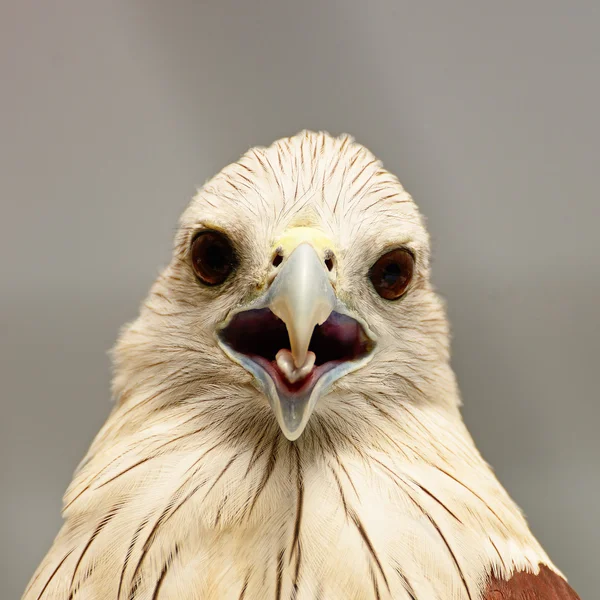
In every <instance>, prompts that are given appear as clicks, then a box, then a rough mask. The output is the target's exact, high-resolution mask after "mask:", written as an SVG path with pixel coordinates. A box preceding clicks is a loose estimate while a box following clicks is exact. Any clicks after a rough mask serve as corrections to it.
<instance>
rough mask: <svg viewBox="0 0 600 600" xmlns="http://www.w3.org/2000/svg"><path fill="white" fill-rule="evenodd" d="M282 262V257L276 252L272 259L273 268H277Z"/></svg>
mask: <svg viewBox="0 0 600 600" xmlns="http://www.w3.org/2000/svg"><path fill="white" fill-rule="evenodd" d="M282 261H283V256H281V254H279V252H278V253H277V254H275V256H274V257H273V266H274V267H278V266H279V265H280V264H281V263H282Z"/></svg>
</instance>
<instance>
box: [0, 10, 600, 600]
mask: <svg viewBox="0 0 600 600" xmlns="http://www.w3.org/2000/svg"><path fill="white" fill-rule="evenodd" d="M599 7H600V4H599V3H598V2H597V1H591V2H564V1H562V0H561V1H548V0H536V1H526V2H523V1H519V2H516V1H509V2H496V3H492V2H477V1H472V2H441V1H438V2H421V3H418V2H404V1H399V0H393V1H391V0H390V1H383V0H328V1H321V2H319V1H317V0H302V1H301V0H296V1H295V2H286V1H280V0H261V1H259V0H245V1H242V0H237V1H236V0H225V1H223V0H220V1H219V0H212V1H210V2H202V1H200V0H198V1H187V2H186V1H174V2H164V1H159V0H153V1H148V0H137V1H128V2H123V1H120V0H119V1H112V0H111V1H107V0H103V1H101V2H100V1H95V2H92V1H82V0H70V1H69V0H55V1H54V2H43V1H42V0H38V1H33V2H32V1H25V0H21V1H19V2H4V1H3V2H2V11H1V15H0V76H1V85H2V89H1V94H0V132H1V140H2V141H1V146H0V152H1V155H0V169H1V177H0V186H1V198H2V212H1V218H0V221H1V222H0V282H1V283H0V285H1V293H0V334H1V345H0V370H1V371H0V377H1V379H0V381H1V383H2V388H1V389H2V395H1V403H2V404H1V408H2V417H1V420H0V453H1V454H0V457H1V462H0V469H1V471H0V478H1V479H0V483H1V496H0V539H1V545H0V586H1V589H2V590H3V591H0V597H1V598H2V599H4V598H6V599H7V600H10V599H12V598H18V597H19V596H20V594H21V593H22V591H23V589H24V587H25V584H26V581H27V580H28V579H29V577H30V576H31V574H32V572H33V570H34V568H35V566H36V565H37V563H38V562H39V561H40V560H41V558H42V556H43V554H44V553H45V552H46V551H47V549H48V547H49V545H50V543H51V541H52V538H53V536H54V535H55V533H56V532H57V530H58V528H59V525H60V517H59V511H60V505H61V496H62V493H63V491H64V489H65V488H66V486H67V484H68V482H69V481H70V478H71V474H72V471H73V469H74V467H75V465H76V463H77V462H78V461H79V459H80V458H81V457H82V456H83V453H84V452H85V450H86V448H87V446H88V445H89V443H90V441H91V439H92V437H93V436H94V434H95V433H96V431H97V430H98V428H99V427H100V425H101V424H102V422H103V420H104V419H105V417H106V415H107V413H108V410H109V362H108V358H107V355H106V351H107V350H108V349H109V348H110V346H111V345H112V344H113V341H114V340H115V338H116V335H117V331H118V328H119V326H120V325H121V324H122V323H124V322H125V321H127V320H129V319H131V318H133V317H134V316H135V314H136V311H137V306H138V304H139V303H140V302H141V300H142V299H143V297H144V295H145V293H146V291H147V289H148V287H149V285H150V283H151V282H152V280H153V279H154V277H155V276H156V274H157V272H158V268H159V266H161V265H164V264H165V263H166V262H167V261H168V258H169V252H170V247H171V240H172V236H173V234H174V231H175V225H176V220H177V217H178V215H179V213H180V211H181V210H182V209H183V207H184V206H185V205H186V203H187V201H188V199H189V198H190V196H191V195H192V194H193V192H194V188H195V186H196V185H197V184H202V183H203V182H204V181H205V179H206V178H208V177H209V176H211V175H212V174H213V173H215V172H216V171H218V170H219V169H220V168H221V167H222V166H224V165H225V164H226V163H228V162H230V161H232V160H234V159H236V158H237V157H238V155H239V154H241V153H242V152H243V151H244V150H246V149H247V148H249V147H250V146H253V145H256V144H267V143H269V142H270V141H272V140H274V139H275V138H278V137H280V136H283V135H289V134H292V133H295V132H296V131H297V130H299V129H302V128H305V127H306V128H311V129H325V130H328V131H330V132H332V133H336V134H337V133H341V132H345V131H347V132H350V133H352V134H354V135H355V136H356V137H357V138H358V140H359V141H361V142H362V143H364V144H366V145H367V146H369V147H370V148H371V149H372V150H373V151H374V152H375V153H376V154H377V155H378V156H380V157H381V158H382V159H383V160H384V162H385V164H386V166H387V167H388V168H389V169H390V170H392V171H394V172H396V173H398V174H399V176H400V178H401V180H402V181H403V182H404V184H405V186H406V187H407V189H408V190H409V191H410V192H411V193H412V194H413V195H414V197H415V198H416V200H417V202H418V203H419V204H420V206H421V208H422V210H423V212H424V213H425V214H426V215H427V217H428V223H429V227H430V229H431V232H432V237H433V243H434V250H435V262H434V277H435V281H436V283H437V286H438V288H439V289H440V291H441V292H442V294H443V295H444V296H445V297H446V299H447V301H448V306H449V313H450V317H451V319H452V323H453V330H454V355H453V356H454V358H453V361H454V366H455V368H456V370H457V372H458V376H459V380H460V383H461V387H462V391H463V396H464V401H465V409H464V414H465V419H466V420H467V423H468V425H469V426H470V428H471V430H472V432H473V434H474V437H475V438H476V440H477V442H478V444H479V447H480V448H481V450H482V452H483V454H484V456H485V457H486V458H487V460H488V461H489V462H491V463H492V464H493V465H494V466H495V469H496V472H497V473H498V475H499V477H500V479H501V480H502V481H503V483H504V484H505V485H506V487H507V488H508V490H509V491H510V493H511V494H512V495H513V496H514V497H515V499H516V500H517V501H518V502H519V504H520V505H521V506H522V507H523V509H524V511H525V513H526V514H527V516H528V518H529V521H530V523H531V526H532V528H533V530H534V532H535V533H536V534H537V536H539V538H540V540H541V541H542V543H543V544H544V545H545V547H546V548H547V550H548V552H549V553H550V555H551V557H552V558H553V559H554V560H555V561H556V563H557V564H558V565H559V566H560V567H561V568H562V569H563V570H564V572H565V573H566V575H567V576H568V577H569V578H570V580H571V582H572V584H573V585H574V587H575V588H576V589H577V590H578V591H579V593H580V594H581V596H582V598H589V599H591V598H595V597H597V590H598V586H599V585H600V578H599V575H598V566H597V561H598V559H597V550H598V540H599V537H600V536H599V532H598V526H599V524H600V507H599V502H598V497H599V496H600V476H599V472H598V462H599V460H598V459H599V456H600V439H599V436H598V418H599V417H600V403H599V402H598V387H597V376H598V368H599V367H598V358H599V355H600V352H599V351H600V341H599V340H600V337H599V335H598V334H599V331H598V329H599V327H598V323H599V320H598V304H599V301H600V279H599V277H598V276H599V271H600V259H599V250H600V241H599V237H600V236H599V235H598V223H599V217H600V210H599V206H598V205H599V198H598V174H599V171H600V168H599V167H600V164H599V162H600V161H599V154H600V153H599V150H598V140H599V139H600V120H599V117H598V107H599V106H600V81H599V75H598V73H599V59H600V34H599V31H600V27H599V26H600V14H599V12H600V8H599Z"/></svg>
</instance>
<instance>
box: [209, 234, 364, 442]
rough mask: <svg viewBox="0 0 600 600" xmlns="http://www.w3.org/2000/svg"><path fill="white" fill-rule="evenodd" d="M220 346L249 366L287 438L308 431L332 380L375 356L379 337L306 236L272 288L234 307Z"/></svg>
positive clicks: (292, 438) (236, 359) (282, 267)
mask: <svg viewBox="0 0 600 600" xmlns="http://www.w3.org/2000/svg"><path fill="white" fill-rule="evenodd" d="M218 341H219V345H220V346H221V348H222V349H223V351H224V352H225V353H226V354H227V355H228V356H229V357H230V358H232V359H233V360H234V361H235V362H237V363H239V364H240V365H242V366H243V367H244V368H245V369H246V370H247V371H249V372H250V373H252V374H253V375H254V376H255V378H256V381H257V382H258V384H259V386H260V387H261V388H262V390H263V391H264V393H265V395H266V396H267V398H268V400H269V403H270V405H271V408H272V409H273V412H274V414H275V417H276V418H277V421H278V423H279V426H280V427H281V430H282V431H283V433H284V435H285V436H286V437H287V438H288V439H289V440H292V441H293V440H295V439H297V438H298V437H300V435H301V434H302V432H303V431H304V429H305V427H306V425H307V423H308V420H309V418H310V416H311V414H312V412H313V410H314V407H315V405H316V403H317V400H318V399H319V398H320V397H321V396H322V395H323V394H324V393H325V392H326V391H327V389H328V388H329V387H330V386H331V384H332V383H333V382H334V381H335V380H337V379H339V378H340V377H342V376H343V375H345V374H346V373H349V372H350V371H353V370H355V369H357V368H359V367H360V366H362V365H363V364H365V363H366V362H368V360H369V359H370V358H371V354H372V352H371V351H372V349H373V347H374V337H373V335H372V334H371V333H370V331H369V329H368V327H367V326H366V324H365V323H364V322H363V321H362V320H359V319H358V318H357V317H355V316H353V315H350V313H349V311H348V309H347V308H346V307H345V306H344V304H342V303H341V302H340V301H339V300H338V299H337V298H336V295H335V292H334V290H333V287H332V284H331V281H330V276H329V271H328V270H327V268H326V266H325V264H324V261H323V260H322V259H321V258H320V257H319V255H318V253H317V251H316V250H315V248H314V247H313V246H312V245H311V244H310V243H308V242H304V241H303V242H302V243H300V244H299V245H297V246H296V247H295V248H294V249H293V251H292V253H291V254H290V255H289V257H288V258H287V260H286V261H285V262H284V263H283V264H282V266H281V270H280V271H279V273H278V274H277V276H276V277H275V279H274V280H273V282H272V284H271V286H270V288H269V290H268V291H267V293H266V294H264V295H263V296H262V297H261V298H258V299H257V300H256V301H255V302H253V303H251V304H250V305H248V306H246V307H244V308H242V309H240V310H237V311H234V313H233V314H231V315H230V316H229V318H228V319H227V320H226V322H225V323H224V324H223V325H222V326H221V328H220V330H219V331H218Z"/></svg>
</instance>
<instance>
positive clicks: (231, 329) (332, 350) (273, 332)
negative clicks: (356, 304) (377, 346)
mask: <svg viewBox="0 0 600 600" xmlns="http://www.w3.org/2000/svg"><path fill="white" fill-rule="evenodd" d="M220 337H221V339H222V341H223V342H225V343H226V344H227V345H228V346H229V347H230V348H232V349H233V350H235V351H236V352H239V353H241V354H245V355H247V356H249V357H253V356H259V357H262V358H264V359H265V360H267V361H269V362H272V361H275V356H276V354H277V352H279V350H281V349H282V348H287V349H288V350H289V349H290V339H289V337H288V333H287V329H286V326H285V323H284V322H283V321H282V320H281V319H280V318H279V317H277V316H275V315H274V314H273V313H272V312H271V311H270V310H269V309H268V308H261V309H256V310H247V311H244V312H240V313H238V314H236V315H235V316H234V317H233V318H232V319H231V321H230V322H229V324H228V325H227V327H226V328H225V329H223V330H222V331H221V333H220ZM308 349H309V350H310V351H312V352H314V353H315V356H316V360H315V366H317V367H319V366H321V365H324V364H325V363H328V362H343V361H349V360H356V359H357V358H360V357H362V356H365V355H366V354H368V353H369V352H370V351H371V349H372V342H371V340H370V339H369V338H368V337H367V335H366V334H365V332H364V330H363V328H362V327H361V325H360V323H359V322H358V321H356V320H354V319H353V318H352V317H349V316H347V315H343V314H341V313H336V312H333V313H331V315H329V318H328V319H327V321H325V322H324V323H323V324H322V325H317V326H316V327H315V329H314V332H313V335H312V338H311V340H310V346H309V348H308Z"/></svg>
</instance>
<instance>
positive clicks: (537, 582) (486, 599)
mask: <svg viewBox="0 0 600 600" xmlns="http://www.w3.org/2000/svg"><path fill="white" fill-rule="evenodd" d="M482 600H581V599H580V598H579V596H578V595H577V594H576V593H575V592H574V591H573V589H572V588H571V586H570V585H569V584H568V583H567V582H566V581H565V580H564V579H563V578H562V577H561V576H560V575H557V574H556V573H555V572H554V571H551V570H550V569H549V568H548V567H546V566H545V565H540V572H539V573H538V574H537V575H534V574H533V573H527V572H525V571H520V572H518V573H515V574H514V575H513V576H512V577H511V578H510V579H509V580H508V581H504V580H502V579H496V577H494V576H493V575H490V577H489V581H488V586H487V589H486V591H485V592H484V593H483V597H482Z"/></svg>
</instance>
